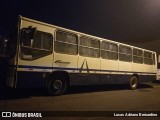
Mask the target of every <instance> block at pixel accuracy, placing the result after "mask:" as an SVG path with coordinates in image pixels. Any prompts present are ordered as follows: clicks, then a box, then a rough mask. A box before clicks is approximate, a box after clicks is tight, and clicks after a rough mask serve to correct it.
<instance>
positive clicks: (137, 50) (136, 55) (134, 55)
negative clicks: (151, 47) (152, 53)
mask: <svg viewBox="0 0 160 120" xmlns="http://www.w3.org/2000/svg"><path fill="white" fill-rule="evenodd" d="M134 50H136V54H135V53H134ZM139 51H141V52H142V53H141V54H142V55H141V56H140V55H138V54H139V53H138V52H139ZM135 57H136V59H137V58H141V59H142V62H137V61H135ZM143 58H144V52H143V50H141V49H137V48H133V63H138V64H143V63H144V59H143Z"/></svg>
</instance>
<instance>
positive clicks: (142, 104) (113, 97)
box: [0, 82, 160, 120]
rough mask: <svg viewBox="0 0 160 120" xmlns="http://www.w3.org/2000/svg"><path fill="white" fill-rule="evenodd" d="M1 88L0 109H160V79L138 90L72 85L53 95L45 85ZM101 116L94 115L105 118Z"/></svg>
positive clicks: (119, 86) (117, 86)
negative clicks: (61, 92) (29, 87)
mask: <svg viewBox="0 0 160 120" xmlns="http://www.w3.org/2000/svg"><path fill="white" fill-rule="evenodd" d="M0 90H1V96H0V111H74V112H75V111H78V112H79V111H87V112H88V111H155V113H156V111H160V83H159V82H158V83H149V84H141V85H139V87H138V89H136V90H128V89H127V87H126V86H124V85H103V86H85V87H84V86H83V87H82V86H80V87H72V88H70V89H69V90H68V91H67V93H66V94H65V95H62V96H49V95H48V94H47V92H45V89H18V90H12V89H2V88H1V89H0ZM74 112H73V114H76V113H74ZM87 112H86V114H88V113H87ZM82 113H83V112H80V115H81V114H82ZM58 114H59V113H58ZM65 114H66V113H65ZM83 114H84V113H83ZM91 114H98V112H97V113H96V112H95V113H94V112H92V113H91ZM100 114H101V113H100ZM57 116H58V115H57ZM82 116H83V115H82ZM86 116H87V115H86ZM97 117H98V118H97V119H96V118H92V119H96V120H98V119H100V120H101V119H102V118H99V117H102V115H100V116H98V115H97ZM67 118H68V119H70V118H69V117H67ZM59 119H65V117H64V118H62V117H61V118H59ZM72 119H75V118H72ZM76 119H80V120H81V119H84V117H80V118H77V117H76ZM88 119H91V118H88ZM113 119H114V118H113Z"/></svg>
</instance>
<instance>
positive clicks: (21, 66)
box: [18, 65, 156, 75]
mask: <svg viewBox="0 0 160 120" xmlns="http://www.w3.org/2000/svg"><path fill="white" fill-rule="evenodd" d="M18 68H33V69H51V70H53V69H57V70H82V71H88V70H89V71H97V72H118V73H143V74H153V75H156V73H148V72H134V71H114V70H99V69H80V68H63V67H45V66H28V65H18Z"/></svg>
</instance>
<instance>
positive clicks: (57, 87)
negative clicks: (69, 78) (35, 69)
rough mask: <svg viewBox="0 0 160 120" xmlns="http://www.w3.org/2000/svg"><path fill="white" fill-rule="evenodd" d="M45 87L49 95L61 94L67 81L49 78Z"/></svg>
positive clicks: (65, 88) (65, 87)
mask: <svg viewBox="0 0 160 120" xmlns="http://www.w3.org/2000/svg"><path fill="white" fill-rule="evenodd" d="M46 87H47V90H48V92H49V93H50V94H51V95H62V94H63V93H64V92H65V91H66V90H67V82H66V81H65V80H63V79H49V80H48V81H47V83H46Z"/></svg>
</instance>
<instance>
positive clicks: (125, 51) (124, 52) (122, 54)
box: [119, 45, 132, 62]
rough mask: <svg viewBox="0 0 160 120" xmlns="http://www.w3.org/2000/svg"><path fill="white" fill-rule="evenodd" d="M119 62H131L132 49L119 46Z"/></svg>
mask: <svg viewBox="0 0 160 120" xmlns="http://www.w3.org/2000/svg"><path fill="white" fill-rule="evenodd" d="M119 60H121V61H125V62H132V49H131V47H128V46H123V45H120V46H119Z"/></svg>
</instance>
